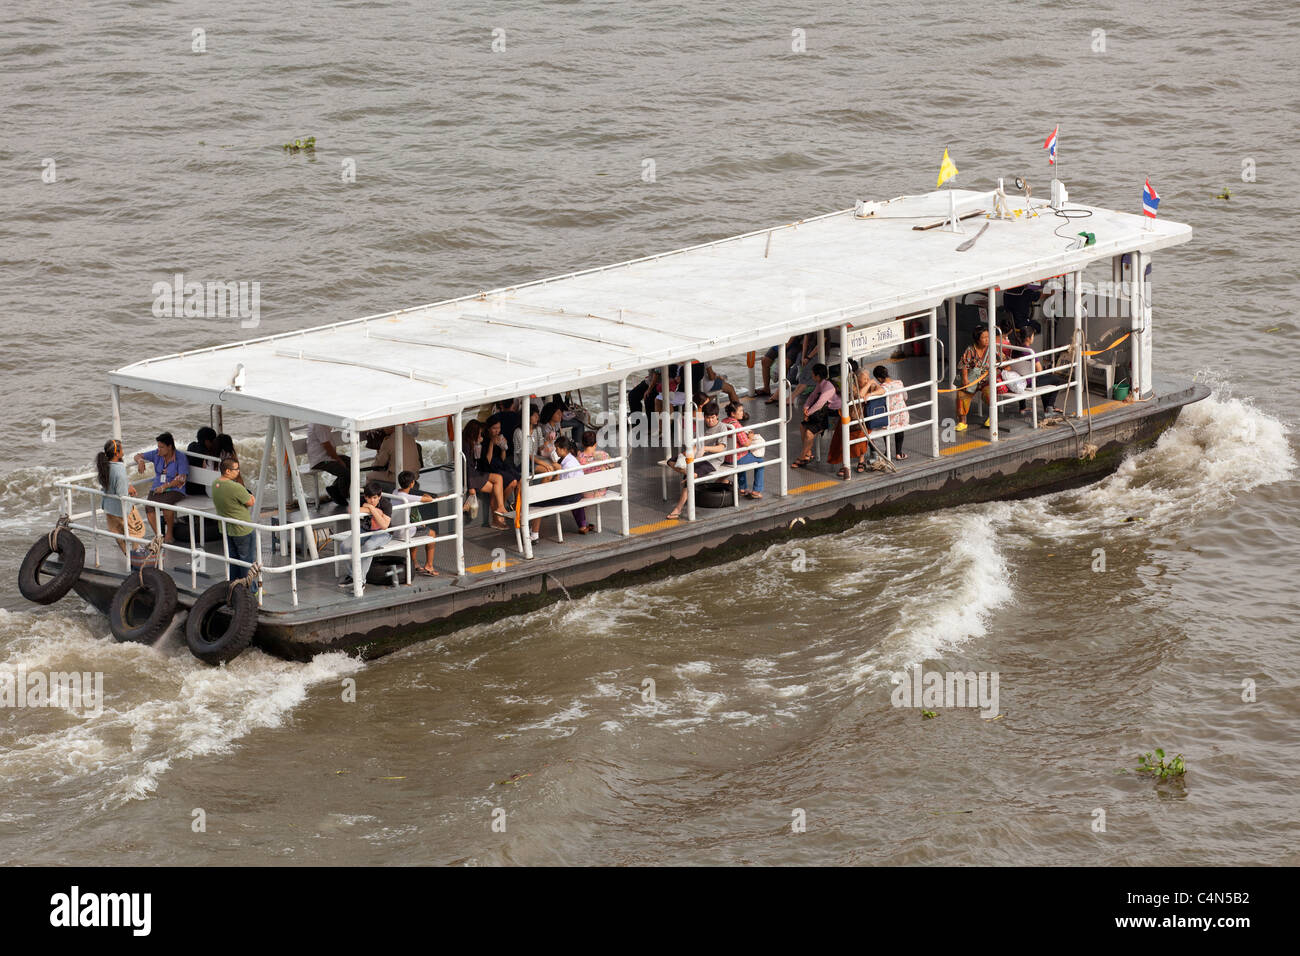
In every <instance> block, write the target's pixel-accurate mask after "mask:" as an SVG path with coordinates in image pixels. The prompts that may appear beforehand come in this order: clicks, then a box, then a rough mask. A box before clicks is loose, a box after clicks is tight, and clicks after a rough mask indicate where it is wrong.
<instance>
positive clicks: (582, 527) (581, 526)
mask: <svg viewBox="0 0 1300 956" xmlns="http://www.w3.org/2000/svg"><path fill="white" fill-rule="evenodd" d="M555 450H556V451H557V452H559V453H560V455H561V456H563V457H561V459H560V475H559V477H560V479H561V480H563V479H564V478H574V477H577V476H578V475H581V474H582V463H581V462H580V461H578V456H577V455H575V454H574V453H573V452H574V450H575V449H574V445H573V442H572V441H570V440H569V437H568V436H567V435H561V436H560V437H559V438H557V439H555ZM581 500H582V495H581V494H575V495H569V496H567V497H565V498H556V499H555V501H556V503H557V504H566V505H571V504H573V503H574V502H575V501H581ZM573 520H574V521H576V522H577V523H578V534H591V533H592V532H593V531H595V530H596V526H595V525H591V524H587V509H586V508H574V509H573Z"/></svg>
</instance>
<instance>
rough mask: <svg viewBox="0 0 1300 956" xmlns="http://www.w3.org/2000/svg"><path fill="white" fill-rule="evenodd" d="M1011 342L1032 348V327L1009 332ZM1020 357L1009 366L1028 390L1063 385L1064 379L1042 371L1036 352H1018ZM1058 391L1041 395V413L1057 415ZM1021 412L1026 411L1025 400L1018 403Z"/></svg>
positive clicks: (1025, 347) (1059, 412) (1058, 412)
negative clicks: (1056, 400)
mask: <svg viewBox="0 0 1300 956" xmlns="http://www.w3.org/2000/svg"><path fill="white" fill-rule="evenodd" d="M1011 344H1012V345H1016V346H1019V347H1020V348H1022V349H1033V347H1034V333H1033V330H1032V329H1028V328H1024V329H1015V330H1013V331H1012V333H1011ZM1018 354H1019V355H1020V356H1021V358H1020V360H1019V361H1017V362H1014V363H1013V364H1012V365H1011V366H1010V368H1011V369H1013V370H1014V371H1015V372H1017V373H1018V374H1019V375H1020V376H1021V378H1023V379H1024V380H1025V384H1026V385H1027V386H1028V387H1029V389H1030V390H1033V389H1035V388H1050V387H1052V386H1056V385H1064V384H1065V379H1063V378H1061V377H1060V376H1059V375H1056V374H1055V373H1053V372H1047V373H1044V372H1043V363H1042V362H1040V361H1038V356H1037V355H1036V354H1032V353H1030V354H1026V353H1018ZM1059 394H1060V393H1059V392H1046V393H1045V394H1044V395H1043V396H1042V399H1043V414H1044V415H1059V414H1061V410H1060V409H1059V408H1057V406H1056V402H1055V399H1056V396H1057V395H1059ZM1020 410H1021V412H1026V411H1028V409H1027V408H1026V407H1025V402H1024V401H1021V403H1020Z"/></svg>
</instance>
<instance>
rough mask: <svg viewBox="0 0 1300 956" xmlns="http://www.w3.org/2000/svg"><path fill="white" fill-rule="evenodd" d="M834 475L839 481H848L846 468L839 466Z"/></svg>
mask: <svg viewBox="0 0 1300 956" xmlns="http://www.w3.org/2000/svg"><path fill="white" fill-rule="evenodd" d="M835 477H837V478H839V479H840V480H841V481H848V480H849V470H848V469H847V468H841V469H840V470H839V471H837V472H835Z"/></svg>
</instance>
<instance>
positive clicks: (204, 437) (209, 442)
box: [185, 425, 221, 495]
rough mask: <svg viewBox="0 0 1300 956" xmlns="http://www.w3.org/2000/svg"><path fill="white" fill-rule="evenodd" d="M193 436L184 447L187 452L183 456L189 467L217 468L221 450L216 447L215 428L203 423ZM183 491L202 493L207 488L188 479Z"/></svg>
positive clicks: (193, 493)
mask: <svg viewBox="0 0 1300 956" xmlns="http://www.w3.org/2000/svg"><path fill="white" fill-rule="evenodd" d="M194 438H195V440H194V441H192V442H190V444H189V447H187V448H186V449H185V451H186V452H188V453H189V454H187V455H186V456H185V460H186V461H187V462H188V463H189V466H190V467H191V468H208V469H211V470H214V471H215V470H217V469H218V468H219V467H220V464H221V462H220V458H221V452H220V451H219V450H218V449H217V430H216V429H215V428H209V427H208V426H207V425H204V426H203V427H202V428H200V429H199V432H198V434H197V435H195V436H194ZM191 454H193V455H207V457H206V458H191V457H189V456H190V455H191ZM214 458H216V459H217V461H213V460H212V459H214ZM185 493H186V494H187V495H203V494H207V489H205V488H204V487H203V486H202V485H201V484H199V483H198V482H197V481H190V482H186V484H185Z"/></svg>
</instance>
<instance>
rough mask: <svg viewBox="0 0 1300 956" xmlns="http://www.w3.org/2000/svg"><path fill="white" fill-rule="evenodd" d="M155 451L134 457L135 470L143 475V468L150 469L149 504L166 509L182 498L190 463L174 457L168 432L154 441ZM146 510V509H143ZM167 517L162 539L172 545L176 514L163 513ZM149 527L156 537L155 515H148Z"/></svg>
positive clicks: (174, 448)
mask: <svg viewBox="0 0 1300 956" xmlns="http://www.w3.org/2000/svg"><path fill="white" fill-rule="evenodd" d="M154 441H156V442H157V443H158V447H157V448H156V449H155V450H154V451H146V452H141V453H139V454H138V455H136V456H135V464H136V467H137V468H138V469H139V470H140V474H142V475H143V474H144V464H145V462H149V463H150V464H152V465H153V487H152V488H150V489H149V497H148V500H149V501H159V502H162V503H163V504H165V505H174V504H177V503H178V502H180V501H181V499H183V498H184V497H185V492H184V491H183V490H182V489H183V488H184V487H185V482H186V480H187V479H188V478H189V476H190V462H189V459H188V458H186V457H185V456H184V455H178V454H176V442H175V440H173V438H172V433H171V432H163V433H162V434H161V435H159V436H158V437H157V438H155V439H154ZM146 510H147V509H146ZM163 513H164V514H165V515H166V516H167V517H166V527H167V532H166V534H165V535H163V541H164V542H165V543H166V544H171V543H172V530H173V528H174V527H175V524H176V512H174V511H165V512H163ZM148 514H149V527H151V528H153V530H154V533H155V534H157V532H158V528H157V526H156V525H155V524H154V512H153V511H149V512H148Z"/></svg>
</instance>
